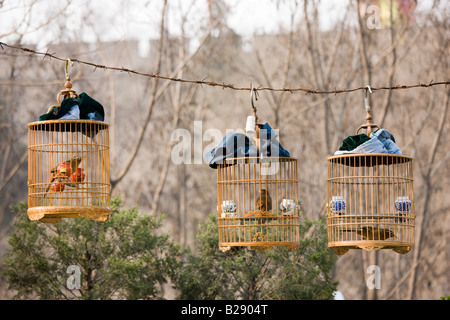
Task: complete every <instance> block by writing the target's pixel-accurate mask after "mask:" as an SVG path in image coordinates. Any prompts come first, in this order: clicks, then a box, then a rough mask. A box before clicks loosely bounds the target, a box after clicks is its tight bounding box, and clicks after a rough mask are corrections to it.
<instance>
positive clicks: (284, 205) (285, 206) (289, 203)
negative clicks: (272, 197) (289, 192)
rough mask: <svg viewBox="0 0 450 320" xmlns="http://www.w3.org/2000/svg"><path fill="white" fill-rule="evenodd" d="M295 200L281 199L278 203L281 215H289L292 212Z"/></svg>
mask: <svg viewBox="0 0 450 320" xmlns="http://www.w3.org/2000/svg"><path fill="white" fill-rule="evenodd" d="M294 209H295V202H294V200H292V199H283V200H282V201H281V203H280V210H281V212H283V215H285V216H290V215H292V214H293V213H294Z"/></svg>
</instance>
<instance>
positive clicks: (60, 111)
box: [39, 98, 80, 121]
mask: <svg viewBox="0 0 450 320" xmlns="http://www.w3.org/2000/svg"><path fill="white" fill-rule="evenodd" d="M79 104H80V102H79V100H78V99H77V98H67V99H64V100H63V101H62V102H61V105H60V106H59V107H53V108H52V109H51V110H50V111H49V112H48V113H46V114H43V115H41V116H39V121H44V120H55V119H59V118H61V117H62V116H64V115H65V114H66V113H67V112H69V110H70V109H72V107H73V106H74V105H79Z"/></svg>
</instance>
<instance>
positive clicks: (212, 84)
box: [0, 42, 450, 95]
mask: <svg viewBox="0 0 450 320" xmlns="http://www.w3.org/2000/svg"><path fill="white" fill-rule="evenodd" d="M0 47H1V48H2V49H3V50H5V48H4V47H8V48H11V49H15V50H21V51H24V52H27V53H31V54H34V55H41V56H43V58H42V59H45V58H47V57H48V58H50V59H55V60H59V61H64V62H65V63H67V61H68V60H69V61H70V62H71V63H72V64H73V63H74V62H77V63H79V64H84V65H88V66H91V67H94V71H95V70H96V69H97V68H98V69H103V70H114V71H121V72H126V73H128V74H130V75H131V74H136V75H139V76H144V77H149V78H158V79H162V80H170V81H176V82H182V83H190V84H197V85H201V86H203V85H205V86H210V87H221V88H222V89H232V90H236V91H252V90H253V92H255V93H257V91H263V90H265V91H277V92H290V93H295V92H304V93H305V94H334V95H337V94H338V93H346V92H354V91H360V90H367V86H364V87H356V88H350V89H339V90H338V89H336V88H335V89H334V90H320V89H307V88H270V87H262V86H260V87H258V88H254V87H253V86H252V87H235V86H234V85H233V84H225V83H218V82H212V81H205V80H187V79H180V78H172V77H167V76H162V75H159V74H152V73H144V72H140V71H136V70H131V69H128V68H124V67H110V66H105V65H100V64H96V63H93V62H89V61H83V60H80V59H76V58H70V59H67V58H61V57H58V56H56V55H55V54H52V53H49V52H48V50H47V51H46V52H39V51H35V50H33V49H29V48H23V47H18V46H14V45H9V44H6V43H4V42H0ZM448 84H450V81H440V82H433V80H431V81H430V82H429V83H418V84H413V85H396V86H382V87H371V90H372V92H374V91H378V90H401V89H412V88H429V87H433V86H438V85H445V86H446V87H447V85H448Z"/></svg>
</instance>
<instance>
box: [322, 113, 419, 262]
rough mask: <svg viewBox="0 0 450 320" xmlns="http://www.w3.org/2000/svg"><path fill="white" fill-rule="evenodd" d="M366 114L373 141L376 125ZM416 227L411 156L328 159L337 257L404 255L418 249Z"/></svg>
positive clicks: (332, 243) (331, 226)
mask: <svg viewBox="0 0 450 320" xmlns="http://www.w3.org/2000/svg"><path fill="white" fill-rule="evenodd" d="M367 112H368V117H367V118H366V119H367V124H366V125H363V126H361V127H360V129H361V128H366V129H367V131H368V135H369V136H370V134H371V129H372V128H373V127H377V126H376V125H373V124H372V122H371V120H372V118H371V117H370V109H368V110H367ZM358 131H359V129H358ZM358 131H357V132H358ZM414 223H415V212H414V190H413V159H412V158H411V157H409V156H405V155H397V154H388V153H379V154H375V153H364V154H343V155H337V156H332V157H329V158H328V180H327V225H328V246H329V247H330V248H331V249H332V250H333V251H334V252H335V253H337V254H344V253H346V252H347V251H348V250H349V249H364V250H367V251H374V250H378V249H392V250H393V251H395V252H397V253H401V254H405V253H407V252H409V251H410V249H411V248H413V247H414Z"/></svg>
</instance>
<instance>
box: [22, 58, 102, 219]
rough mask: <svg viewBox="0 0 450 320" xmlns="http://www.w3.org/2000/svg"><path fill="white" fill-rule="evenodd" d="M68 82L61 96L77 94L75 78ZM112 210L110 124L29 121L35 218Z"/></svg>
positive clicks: (31, 212)
mask: <svg viewBox="0 0 450 320" xmlns="http://www.w3.org/2000/svg"><path fill="white" fill-rule="evenodd" d="M66 68H67V65H66ZM66 75H67V72H66ZM65 87H66V89H65V90H63V91H61V92H60V93H59V94H58V97H57V100H58V102H59V97H60V96H61V95H63V96H64V98H66V97H73V96H75V95H76V93H75V91H73V90H71V87H72V85H71V83H70V78H67V82H66V85H65ZM49 110H50V109H49ZM110 214H111V209H110V175H109V124H108V123H105V122H103V121H96V120H78V119H73V120H61V119H59V120H46V121H37V122H33V123H30V124H28V216H29V218H30V220H39V221H41V222H49V223H54V222H58V221H60V220H61V219H62V218H88V219H93V220H96V221H106V220H107V219H108V217H109V215H110Z"/></svg>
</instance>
